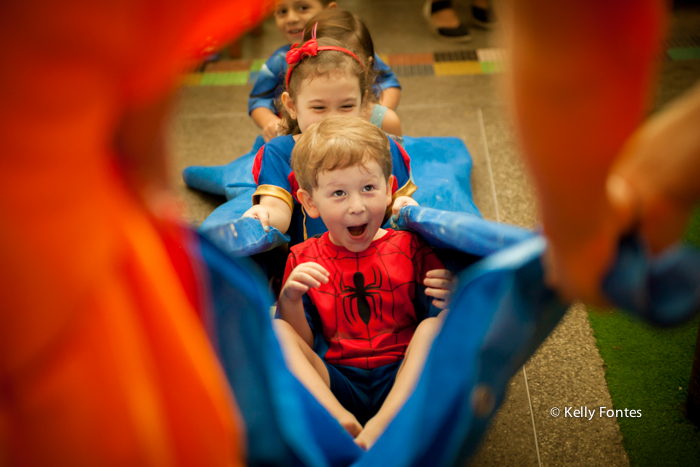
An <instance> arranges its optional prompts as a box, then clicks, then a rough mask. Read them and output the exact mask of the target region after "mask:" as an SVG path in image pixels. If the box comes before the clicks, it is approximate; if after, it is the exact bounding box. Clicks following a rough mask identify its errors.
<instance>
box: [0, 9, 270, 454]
mask: <svg viewBox="0 0 700 467" xmlns="http://www.w3.org/2000/svg"><path fill="white" fill-rule="evenodd" d="M270 3H271V2H269V1H267V2H246V1H241V0H232V1H223V0H192V1H187V0H179V1H177V0H176V1H172V0H170V1H160V0H150V1H144V0H115V1H109V2H99V1H98V2H95V1H89V0H62V1H49V0H47V1H40V0H22V1H19V0H17V1H13V0H9V1H6V2H2V3H0V47H1V50H0V57H2V59H3V63H2V65H1V67H2V71H0V218H2V219H3V223H2V227H0V264H2V281H1V282H0V464H2V465H8V464H10V465H197V466H201V465H207V466H211V465H239V464H241V463H242V462H243V461H242V459H243V455H244V453H243V452H242V443H241V435H242V426H241V424H240V422H239V420H238V418H237V411H236V408H235V402H234V400H233V396H232V394H231V392H230V390H229V388H228V385H227V383H226V380H225V377H224V375H223V372H222V370H221V368H220V367H219V364H218V362H217V360H216V357H215V354H214V352H213V351H212V348H211V346H210V344H209V342H208V340H207V337H206V334H205V332H204V330H203V327H202V325H201V323H200V321H199V319H198V317H197V310H196V306H195V305H194V303H198V300H197V298H196V286H197V284H196V283H195V282H194V281H193V280H192V279H193V278H195V277H196V276H195V275H194V274H192V273H191V272H192V271H189V274H188V271H186V269H187V267H188V265H187V264H185V263H186V262H187V258H186V257H184V256H182V254H181V253H180V256H179V257H178V245H179V242H181V241H182V240H183V239H184V235H186V234H185V233H184V232H181V231H179V229H177V228H174V227H172V226H170V227H167V228H164V229H161V228H159V227H158V226H157V225H156V222H155V221H154V220H153V219H154V218H153V217H151V216H149V215H148V213H147V211H146V210H145V209H144V207H143V204H142V203H141V202H140V200H139V196H138V195H139V193H137V192H138V189H135V187H137V185H135V184H134V183H132V182H131V181H129V177H128V174H129V173H131V172H135V173H137V174H140V173H141V170H140V168H139V167H138V166H139V165H143V166H145V167H148V166H149V164H151V162H150V161H149V160H148V158H141V159H139V157H137V156H140V154H138V153H134V154H118V153H117V149H116V148H117V147H118V145H117V144H116V143H115V141H116V140H117V134H118V133H119V132H120V128H122V127H123V122H124V120H125V118H126V117H125V116H127V115H139V113H140V112H141V110H142V109H149V108H151V107H153V106H156V107H157V105H156V104H157V103H158V102H160V101H163V100H167V96H169V95H170V94H171V93H172V90H173V88H174V87H175V86H176V84H177V81H178V79H179V72H181V71H182V70H183V69H184V67H185V65H186V61H187V60H188V59H190V58H192V56H194V55H196V54H197V53H199V52H202V50H201V49H202V47H204V46H206V45H209V46H211V45H212V44H214V45H223V44H224V43H225V42H227V41H229V40H232V39H234V38H235V37H237V36H238V35H239V34H240V33H241V32H243V30H244V29H247V28H249V27H251V26H252V25H254V24H255V22H256V21H257V20H258V19H259V18H260V17H261V16H263V15H264V14H265V13H266V12H267V11H268V10H269V9H270V8H271V5H270ZM141 113H144V114H145V115H146V117H145V119H146V121H148V122H149V124H150V126H149V125H146V126H141V127H140V128H151V127H153V128H160V127H161V126H162V121H161V120H162V119H161V117H162V116H163V115H164V114H162V113H156V114H148V112H141ZM132 133H133V131H132ZM160 136H161V135H158V137H160ZM143 139H144V146H146V144H145V142H146V141H145V140H147V139H148V135H147V136H146V137H145V138H143ZM154 139H157V138H155V137H154ZM136 141H137V143H138V142H139V140H138V138H137V139H136ZM125 147H127V148H128V147H129V145H126V146H125ZM131 163H133V164H134V166H130V165H129V164H131ZM144 172H145V173H148V171H147V170H145V171H144ZM143 182H144V185H148V180H143ZM164 225H165V224H164ZM164 235H165V236H167V237H168V238H170V239H171V240H170V242H171V243H170V245H171V248H168V249H166V247H165V242H164V240H163V238H164ZM173 242H174V243H173ZM173 245H174V248H173V247H172V246H173ZM171 250H172V251H171ZM183 258H184V262H183ZM176 264H177V265H178V267H176V266H175V265H176ZM183 266H184V267H183ZM195 267H196V266H195ZM181 269H184V270H185V271H183V270H181Z"/></svg>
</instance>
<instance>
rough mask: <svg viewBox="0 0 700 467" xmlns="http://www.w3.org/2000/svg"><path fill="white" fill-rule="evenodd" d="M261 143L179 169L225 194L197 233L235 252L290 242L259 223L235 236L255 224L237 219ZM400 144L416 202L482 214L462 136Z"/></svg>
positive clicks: (249, 192) (195, 184)
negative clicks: (246, 236) (215, 161)
mask: <svg viewBox="0 0 700 467" xmlns="http://www.w3.org/2000/svg"><path fill="white" fill-rule="evenodd" d="M263 144H264V141H263V138H262V136H258V137H257V139H256V140H255V143H254V144H253V148H252V149H251V151H250V152H248V153H247V154H245V155H243V156H241V157H239V158H238V159H235V160H234V161H232V162H230V163H229V164H226V165H220V166H211V167H205V166H191V167H187V168H186V169H185V170H184V171H183V174H182V176H183V179H184V180H185V183H186V184H187V185H188V186H190V187H192V188H196V189H198V190H201V191H206V192H207V193H211V194H215V195H221V196H225V197H226V200H227V201H226V202H225V203H224V204H222V205H221V206H219V207H218V208H216V209H215V210H214V212H212V213H211V214H210V215H209V216H208V217H207V218H206V219H205V220H204V222H203V223H202V225H201V227H200V232H201V233H202V234H203V235H204V236H205V237H207V238H209V239H210V240H211V241H212V242H214V244H216V245H217V246H219V247H220V248H221V249H223V250H224V251H226V252H228V253H229V254H231V255H234V256H250V255H252V254H255V253H261V252H264V251H267V250H270V249H272V248H274V247H276V246H279V245H282V244H285V243H287V242H288V241H289V237H287V236H285V235H282V234H281V233H280V232H279V231H277V230H276V229H271V231H270V232H264V231H263V230H262V228H260V229H259V230H258V231H257V232H255V235H256V237H255V238H258V239H259V241H257V242H254V243H249V242H245V245H242V244H241V242H239V241H238V235H239V233H240V231H241V230H246V231H247V230H249V229H255V226H254V225H252V224H250V223H249V222H239V221H240V218H241V215H243V213H244V212H245V211H247V210H248V209H249V208H250V207H251V206H252V196H253V193H254V192H255V188H256V184H255V181H254V180H253V173H252V172H253V161H254V159H255V155H256V154H257V152H258V150H259V149H260V148H261V147H262V146H263ZM404 147H405V149H406V152H407V153H408V154H409V156H410V157H411V172H412V174H413V179H414V183H415V184H416V185H417V186H418V191H416V193H415V194H414V198H415V200H416V201H417V202H418V204H420V205H421V206H426V207H434V208H439V209H442V210H443V211H454V212H466V213H470V214H474V215H476V216H479V217H481V213H480V212H479V210H478V209H477V207H476V205H475V204H474V200H473V196H472V191H471V172H472V165H473V163H472V158H471V155H470V154H469V150H468V149H467V147H466V146H465V145H464V143H463V142H462V140H461V139H459V138H434V137H421V138H412V137H410V136H406V137H404ZM258 226H259V222H258Z"/></svg>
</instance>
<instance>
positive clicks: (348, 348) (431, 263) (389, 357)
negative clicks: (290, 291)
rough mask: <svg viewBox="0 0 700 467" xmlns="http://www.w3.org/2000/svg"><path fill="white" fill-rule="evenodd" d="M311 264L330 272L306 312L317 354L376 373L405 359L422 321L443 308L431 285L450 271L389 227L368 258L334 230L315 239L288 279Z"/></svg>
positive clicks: (408, 235)
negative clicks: (439, 272)
mask: <svg viewBox="0 0 700 467" xmlns="http://www.w3.org/2000/svg"><path fill="white" fill-rule="evenodd" d="M305 262H316V263H318V264H320V265H321V266H323V267H324V268H326V270H327V271H328V272H329V273H330V277H329V281H328V283H327V284H321V286H320V287H318V288H315V289H314V288H312V289H310V290H309V291H308V292H307V293H306V295H305V296H304V309H305V312H306V319H307V321H308V323H309V326H310V327H311V330H312V331H313V333H314V337H315V339H314V341H315V345H314V350H315V351H316V352H317V353H319V355H320V356H321V357H322V358H324V359H325V361H326V362H327V363H329V364H331V365H344V366H351V367H356V368H362V369H367V370H369V369H374V368H377V367H380V366H383V365H388V364H391V363H396V362H400V361H401V360H403V358H404V355H405V353H406V348H407V347H408V344H409V343H410V342H411V338H412V337H413V333H414V331H415V329H416V326H418V323H420V321H422V320H423V319H424V318H426V317H429V316H437V315H438V314H439V313H440V311H441V310H440V309H438V308H437V307H435V306H433V305H432V304H431V302H432V298H431V297H428V296H426V295H425V293H424V291H425V286H424V285H423V281H424V279H425V274H426V273H427V272H428V271H431V270H433V269H444V266H443V264H442V262H441V261H440V260H439V259H438V257H437V256H436V255H435V253H434V252H433V250H432V248H431V247H430V245H428V244H427V243H426V242H425V241H424V240H422V239H421V238H420V237H418V236H417V235H416V234H414V233H412V232H405V231H393V230H391V229H387V233H386V234H385V235H384V236H383V237H382V238H379V239H377V240H374V241H373V242H372V243H371V245H370V247H369V248H368V249H367V250H365V251H363V252H360V253H353V252H351V251H348V250H347V249H345V248H343V247H342V246H338V245H334V244H333V243H332V242H331V241H330V238H329V237H328V233H325V234H323V235H322V236H319V237H316V238H310V239H309V240H307V241H306V242H304V243H302V244H300V245H297V246H295V247H292V249H291V252H290V254H289V258H288V259H287V267H286V270H285V273H284V282H286V281H287V278H288V277H289V274H290V273H291V272H292V270H293V269H294V268H295V267H296V266H297V265H299V264H301V263H305ZM319 333H320V336H319ZM319 337H322V339H321V340H319Z"/></svg>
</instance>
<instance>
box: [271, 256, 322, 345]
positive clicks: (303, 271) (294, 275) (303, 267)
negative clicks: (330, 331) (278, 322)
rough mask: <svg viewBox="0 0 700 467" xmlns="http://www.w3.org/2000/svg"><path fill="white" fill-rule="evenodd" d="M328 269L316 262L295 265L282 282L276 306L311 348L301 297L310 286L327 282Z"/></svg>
mask: <svg viewBox="0 0 700 467" xmlns="http://www.w3.org/2000/svg"><path fill="white" fill-rule="evenodd" d="M328 276H329V274H328V271H326V269H325V268H324V267H323V266H321V265H320V264H317V263H312V262H308V263H302V264H300V265H299V266H297V267H295V268H294V269H293V270H292V272H291V273H290V274H289V277H288V278H287V282H285V283H284V286H283V287H282V291H281V292H280V298H279V301H278V302H277V308H278V312H279V316H280V319H282V320H284V321H286V322H287V323H289V325H290V326H292V328H294V330H295V331H296V333H297V334H299V336H301V338H302V339H304V342H306V343H307V344H309V347H311V348H313V345H314V336H313V332H311V328H310V327H309V323H308V322H307V321H306V315H305V314H304V305H303V303H302V301H301V299H302V297H303V296H304V294H305V293H306V292H308V291H309V289H310V288H312V287H320V286H321V284H326V283H328Z"/></svg>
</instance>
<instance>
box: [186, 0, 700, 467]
mask: <svg viewBox="0 0 700 467" xmlns="http://www.w3.org/2000/svg"><path fill="white" fill-rule="evenodd" d="M340 3H341V6H343V7H345V8H348V9H350V10H352V11H354V12H356V13H358V14H359V15H360V16H361V17H362V18H363V19H364V20H365V22H366V23H367V25H368V27H369V29H370V31H371V32H372V35H373V39H374V42H375V47H376V49H377V51H378V52H379V53H381V54H386V55H388V56H390V57H392V56H393V57H398V56H399V54H427V55H432V54H434V53H435V52H448V51H460V50H464V49H466V48H468V49H472V50H477V49H499V47H500V46H502V42H501V41H500V39H499V36H498V32H497V31H496V32H493V31H491V32H486V31H481V30H474V31H473V35H474V39H473V41H472V42H471V43H470V44H469V45H468V46H465V45H464V44H461V45H460V44H451V43H445V42H442V41H440V40H439V39H437V38H434V37H433V36H431V35H430V33H429V32H428V30H427V28H426V26H425V23H424V21H423V18H422V17H421V14H420V10H421V5H422V1H421V0H384V1H381V2H379V1H376V0H341V2H340ZM456 4H457V7H458V9H459V12H460V14H462V16H464V17H465V18H466V15H465V14H464V12H466V11H467V9H466V4H465V3H463V2H456ZM674 17H675V20H676V21H675V25H674V31H675V32H674V34H675V37H679V38H686V39H687V38H692V37H694V36H696V35H697V34H698V31H700V27H699V26H700V8H697V7H689V8H688V9H685V10H679V11H676V14H675V15H674ZM388 19H391V21H388ZM263 30H264V34H263V35H262V36H261V37H258V38H252V37H245V38H244V39H243V41H242V48H243V53H244V59H246V60H251V62H248V65H249V66H252V67H255V65H254V64H253V62H252V60H254V59H260V58H265V57H267V56H268V55H269V54H270V53H271V52H272V51H273V50H275V49H276V48H277V47H279V46H280V45H282V41H281V36H280V35H279V33H278V32H277V30H276V28H275V26H274V22H272V21H267V22H266V23H265V24H264V27H263ZM688 40H691V39H688ZM678 45H681V44H680V43H676V44H674V47H676V46H678ZM691 46H692V44H691ZM683 47H685V46H683ZM676 48H677V47H676ZM686 48H687V47H686ZM404 57H405V56H404ZM397 60H398V58H397ZM484 61H487V60H484ZM236 66H240V65H235V64H231V63H223V64H218V65H215V66H214V68H212V71H214V70H215V68H216V67H220V71H227V72H240V71H239V69H235V68H232V67H236ZM226 67H228V69H227V68H226ZM436 74H437V73H436ZM502 76H503V75H502V74H498V73H497V74H470V75H454V76H444V75H443V76H421V75H416V74H413V75H411V76H402V77H400V80H401V84H402V86H403V93H402V98H401V104H400V106H399V108H398V114H399V116H400V117H401V120H402V124H403V129H404V133H405V134H407V135H411V136H457V137H460V138H461V139H463V140H464V142H465V143H466V145H467V147H468V148H469V150H470V152H471V154H472V157H473V159H474V173H473V179H472V184H473V190H474V198H475V202H476V204H477V206H478V207H479V209H480V210H481V212H482V213H483V215H484V217H486V218H488V219H492V220H497V221H500V222H507V223H512V224H518V225H521V226H526V227H534V226H535V225H536V223H537V213H536V207H535V203H534V199H533V196H532V192H531V187H530V184H529V182H528V180H527V178H526V175H525V172H524V170H523V169H524V168H523V165H522V163H521V161H520V159H519V155H518V151H517V149H516V146H515V145H514V142H513V137H512V133H511V125H510V123H509V120H508V116H507V112H506V108H505V105H504V104H505V99H504V94H503V91H502V86H501V82H500V80H501V79H502ZM699 77H700V61H699V60H684V61H675V62H672V61H669V62H668V63H667V64H666V68H665V72H664V75H663V77H662V80H661V85H660V87H659V90H658V102H659V104H663V103H665V102H668V101H669V100H670V99H672V98H673V97H675V96H677V95H678V94H680V93H681V92H682V91H683V90H684V89H687V88H688V87H689V86H690V85H691V84H692V83H693V82H694V81H696V80H697V79H698V78H699ZM238 79H239V80H242V79H243V76H242V75H241V76H240V77H239V78H238ZM234 84H235V83H228V85H218V86H201V85H199V86H186V87H184V88H183V91H182V99H181V103H180V106H179V109H178V113H177V115H176V118H175V119H174V124H173V132H172V149H173V152H174V155H175V160H174V164H173V167H172V181H173V184H174V185H175V186H176V188H177V190H178V193H179V194H180V196H181V198H182V199H183V202H184V204H185V206H186V212H187V216H188V219H189V220H190V221H192V222H193V223H194V224H199V223H201V222H202V220H203V219H204V218H205V217H206V216H207V215H208V214H209V213H210V212H211V211H212V210H213V209H214V208H215V207H216V206H218V205H219V204H220V203H221V202H222V201H223V198H217V197H214V196H209V195H205V194H202V193H199V192H196V191H193V190H189V189H188V188H186V187H185V186H184V183H183V182H182V178H181V176H180V173H181V171H182V169H183V168H184V167H187V166H189V165H194V164H197V165H213V164H225V163H227V162H229V161H230V160H232V159H233V158H236V157H238V156H240V155H242V154H244V153H246V152H248V151H249V150H250V148H251V145H252V143H253V140H254V138H255V136H256V135H257V134H258V133H259V130H258V128H257V127H256V126H255V124H254V123H253V122H252V121H251V120H250V118H249V117H248V115H247V113H246V108H247V95H248V93H249V92H250V88H251V85H250V84H241V85H234ZM580 405H587V406H589V407H592V406H595V407H597V406H607V407H610V406H611V405H612V404H611V401H610V395H609V393H608V390H607V386H606V384H605V379H604V370H603V362H602V360H601V359H600V356H599V354H598V351H597V349H596V347H595V341H594V339H593V336H592V333H591V330H590V327H589V325H588V321H587V317H586V313H585V310H584V309H583V308H582V307H581V306H576V307H574V308H572V310H570V312H569V313H568V315H567V316H566V318H565V319H564V321H563V322H562V323H561V324H560V326H559V327H558V328H557V329H556V330H555V331H554V332H553V333H552V335H551V336H550V337H549V339H548V340H547V341H546V342H545V344H544V345H543V346H542V347H541V348H540V350H539V351H538V352H537V354H536V355H535V356H534V357H533V358H532V359H531V360H530V361H529V362H528V363H527V364H526V365H525V367H524V368H523V369H522V370H521V371H519V372H518V373H517V374H516V375H515V377H514V378H513V379H512V381H511V382H510V388H509V392H508V395H507V397H506V400H505V402H504V404H503V406H502V407H501V409H500V412H499V413H498V415H497V416H496V418H495V419H494V421H493V423H492V425H491V428H490V430H489V431H488V433H487V435H486V436H485V438H484V442H483V443H482V446H481V449H480V451H479V452H478V454H477V455H476V457H475V458H474V459H473V464H475V465H519V466H537V465H581V464H585V465H627V464H628V463H629V461H628V458H627V454H626V453H625V451H624V449H623V447H622V441H621V435H620V432H619V429H618V426H617V423H616V421H615V420H614V419H594V420H592V421H588V420H572V419H564V418H562V417H559V418H553V417H551V416H550V415H549V410H550V408H551V407H554V406H559V407H562V406H580Z"/></svg>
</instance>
